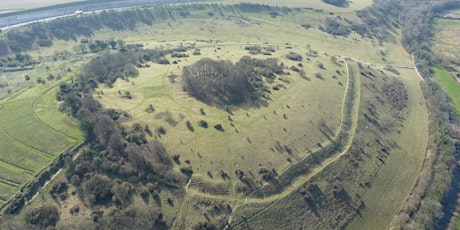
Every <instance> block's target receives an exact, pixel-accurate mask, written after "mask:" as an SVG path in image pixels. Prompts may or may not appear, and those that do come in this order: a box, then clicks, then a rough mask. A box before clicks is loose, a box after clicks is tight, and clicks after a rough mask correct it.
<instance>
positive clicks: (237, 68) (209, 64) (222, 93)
mask: <svg viewBox="0 0 460 230" xmlns="http://www.w3.org/2000/svg"><path fill="white" fill-rule="evenodd" d="M276 74H284V72H283V66H282V65H279V64H278V60H277V59H274V58H269V59H266V60H261V59H252V58H251V57H249V56H245V57H243V58H241V60H240V61H239V62H238V63H236V64H233V63H231V62H230V61H215V60H212V59H209V58H204V59H201V60H200V61H198V62H196V63H195V64H193V65H191V66H188V67H184V70H183V74H182V83H183V85H184V89H185V90H186V91H187V92H188V93H189V95H190V96H192V97H195V98H196V99H198V100H200V101H203V102H205V103H207V104H210V105H216V106H228V105H242V104H246V105H254V106H259V105H260V104H265V102H264V98H265V99H266V98H268V96H267V95H266V93H267V92H269V90H268V88H267V87H266V86H265V85H264V81H263V80H262V78H266V79H267V81H268V82H273V81H274V79H275V76H276Z"/></svg>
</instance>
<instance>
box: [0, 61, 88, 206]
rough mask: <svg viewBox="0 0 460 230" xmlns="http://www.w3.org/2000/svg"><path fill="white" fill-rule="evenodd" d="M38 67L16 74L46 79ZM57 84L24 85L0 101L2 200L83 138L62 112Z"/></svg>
mask: <svg viewBox="0 0 460 230" xmlns="http://www.w3.org/2000/svg"><path fill="white" fill-rule="evenodd" d="M39 69H40V68H37V70H34V71H32V72H28V71H25V72H17V73H16V74H17V75H22V76H21V77H22V78H24V77H23V76H24V75H26V74H33V76H34V77H40V74H41V75H42V76H43V78H45V76H46V75H45V73H43V72H42V71H40V70H39ZM50 71H52V70H50ZM9 76H11V74H10V75H9ZM16 78H17V79H16V80H19V79H18V77H16ZM12 79H14V78H12ZM61 81H62V80H61ZM58 84H59V82H48V83H47V84H46V85H37V86H34V87H33V88H30V89H27V88H24V89H22V90H20V91H18V92H17V93H16V94H13V95H12V96H10V97H7V98H5V99H4V100H2V101H0V108H1V109H0V117H1V118H0V123H1V125H0V137H1V138H0V149H1V150H2V151H1V153H0V172H1V173H0V187H1V188H0V189H1V192H0V200H1V201H2V202H3V203H4V202H6V201H7V200H8V199H9V198H11V197H12V195H13V194H15V193H16V192H17V190H19V189H20V188H21V186H22V185H24V184H25V183H26V182H27V181H28V180H29V179H31V178H33V177H34V176H35V175H36V174H37V173H39V172H40V171H41V170H43V169H45V168H46V166H47V165H48V164H49V163H50V162H51V161H52V160H53V159H55V158H56V157H57V156H58V155H60V154H61V153H63V152H64V151H67V150H70V149H71V148H72V147H76V146H77V145H78V144H79V143H81V142H82V141H83V137H82V135H81V133H80V131H79V130H78V129H77V126H76V123H75V122H71V120H70V119H69V118H68V116H67V115H66V114H63V113H62V112H60V111H59V107H58V105H57V103H56V101H55V94H56V91H55V90H54V89H55V86H57V85H58ZM26 85H27V84H26Z"/></svg>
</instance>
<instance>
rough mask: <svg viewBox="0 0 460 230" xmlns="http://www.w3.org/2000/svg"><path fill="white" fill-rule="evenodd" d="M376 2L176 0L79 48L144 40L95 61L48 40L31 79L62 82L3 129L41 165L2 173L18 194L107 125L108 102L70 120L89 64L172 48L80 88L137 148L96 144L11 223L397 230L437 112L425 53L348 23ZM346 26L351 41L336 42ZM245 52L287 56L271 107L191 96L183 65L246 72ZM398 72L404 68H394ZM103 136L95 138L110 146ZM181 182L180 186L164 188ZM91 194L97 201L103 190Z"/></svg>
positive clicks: (16, 112)
mask: <svg viewBox="0 0 460 230" xmlns="http://www.w3.org/2000/svg"><path fill="white" fill-rule="evenodd" d="M291 4H293V5H292V6H300V2H295V1H293V2H292V3H291ZM368 4H370V2H364V3H363V2H360V3H359V4H354V3H353V4H351V6H350V8H346V9H342V8H335V7H332V6H329V5H326V4H325V3H322V2H319V1H312V3H311V5H310V4H307V5H301V6H308V7H312V8H287V7H268V6H262V5H244V4H241V5H231V4H230V5H212V4H204V5H198V4H186V5H177V6H170V8H169V9H168V10H169V15H170V16H169V17H170V18H167V17H165V18H163V19H162V20H158V21H156V22H155V23H154V24H152V25H148V24H138V25H136V27H135V29H131V30H125V31H113V30H109V29H107V28H105V29H101V30H97V31H94V34H93V35H92V36H91V37H90V38H85V37H83V36H78V37H77V39H76V41H77V42H78V41H81V39H88V40H90V41H88V42H89V44H93V43H91V42H93V41H96V40H98V41H109V40H111V39H112V40H117V39H123V40H124V41H125V43H126V44H125V45H126V47H128V46H129V45H133V46H132V47H134V48H129V47H128V48H126V49H125V50H124V51H123V50H122V48H120V47H117V48H114V49H113V50H112V49H106V50H105V51H99V52H94V53H92V52H89V53H87V54H85V53H83V52H79V51H78V50H81V47H82V44H83V46H85V45H84V44H85V43H80V44H75V41H72V40H68V41H58V40H53V46H52V47H50V48H37V47H34V48H33V49H32V51H31V55H32V57H36V58H38V57H40V56H45V60H46V61H43V62H42V63H41V64H40V66H36V67H35V68H34V69H33V70H30V72H17V74H18V75H25V74H29V75H31V76H32V78H33V79H34V80H36V79H37V78H38V77H39V76H41V77H42V78H46V76H47V75H48V76H49V74H50V73H53V74H54V75H57V74H58V73H60V74H61V77H62V78H61V79H60V80H50V81H47V83H46V84H45V85H42V84H37V85H35V86H33V87H31V88H30V89H29V88H25V89H23V90H21V91H18V93H16V94H13V95H12V96H10V97H8V98H6V99H5V100H4V101H3V102H1V104H0V105H1V106H2V108H1V109H0V113H4V114H3V116H0V117H1V118H0V120H1V121H2V122H1V123H2V125H1V126H0V127H1V128H2V131H3V132H2V133H0V134H1V135H4V137H5V139H3V138H2V140H8V141H5V143H0V144H4V145H5V149H11V150H10V151H11V152H18V150H21V149H22V150H23V152H21V154H19V155H18V156H22V157H24V158H23V159H28V160H29V159H33V160H29V161H27V160H23V159H21V158H17V157H14V158H9V157H11V154H5V155H4V156H3V157H0V159H1V160H2V161H1V162H0V166H2V167H3V168H0V170H4V171H5V175H7V176H5V179H4V180H0V184H2V185H3V187H4V188H3V190H4V191H5V193H3V192H2V194H6V195H5V200H6V199H8V197H11V195H12V194H13V193H14V191H15V190H16V189H17V188H19V187H21V185H22V184H23V183H25V182H26V181H27V180H28V179H29V178H31V177H33V175H35V174H36V173H37V172H39V171H40V170H41V169H42V168H43V167H44V165H46V164H47V163H48V162H50V161H51V160H52V159H54V158H55V157H56V156H58V155H59V154H61V153H62V152H64V151H66V150H68V149H70V148H72V147H74V146H75V145H77V144H79V143H81V141H82V138H83V137H82V134H81V133H80V132H78V131H77V130H76V127H77V123H75V122H76V121H75V120H74V118H75V119H80V121H83V120H81V118H82V117H85V116H87V117H91V116H93V115H92V114H91V112H92V111H89V110H91V108H95V109H94V110H96V111H97V110H98V109H99V108H96V107H97V105H95V104H94V107H85V109H86V110H80V111H79V112H77V113H76V114H73V115H74V117H67V116H66V114H64V113H62V112H60V111H59V106H58V102H57V101H56V99H55V98H56V96H55V95H56V93H58V91H59V92H60V93H62V92H63V89H67V88H66V87H73V89H74V90H76V89H79V88H82V86H81V85H82V84H83V83H87V82H85V81H83V80H82V79H84V77H85V76H86V77H88V75H79V74H80V73H78V72H77V71H76V69H79V68H80V69H82V71H81V72H82V73H84V72H85V70H87V69H89V67H88V66H85V65H84V64H85V63H87V62H88V61H89V60H90V59H92V58H96V57H100V56H103V55H110V54H118V52H121V53H123V52H124V53H125V54H127V53H129V52H131V50H130V49H132V50H141V49H149V48H152V49H153V48H157V49H156V50H161V51H165V52H164V53H162V55H164V56H162V57H161V58H162V59H161V60H163V62H162V63H161V64H160V63H159V61H158V60H156V59H155V60H147V58H146V57H145V56H142V57H140V58H139V59H136V60H138V63H129V64H135V65H134V66H137V67H136V68H135V69H136V73H137V74H136V75H133V76H135V77H128V76H123V77H118V78H117V80H116V81H115V82H114V83H113V84H109V85H108V84H104V83H103V82H102V81H100V82H99V84H96V85H95V86H94V89H91V91H89V90H88V89H87V88H86V89H85V88H84V90H86V91H84V92H83V91H82V92H80V93H76V94H75V97H77V98H81V102H82V104H84V103H88V104H89V103H90V102H88V101H84V98H94V99H95V101H97V102H98V103H100V105H101V108H103V109H100V110H101V111H102V112H101V113H104V116H105V115H106V114H110V115H111V116H112V117H113V121H106V120H103V119H105V118H103V117H102V115H100V116H101V117H97V116H99V115H94V116H96V117H97V118H96V121H97V122H96V124H95V125H94V126H95V127H96V128H97V127H98V126H97V123H98V122H105V123H104V124H107V125H112V124H113V127H115V128H114V130H117V131H116V132H119V133H121V135H123V136H124V137H126V140H125V139H122V140H123V141H121V142H120V143H122V144H121V146H118V148H120V149H123V148H126V149H127V150H126V152H124V151H125V150H120V152H121V153H119V155H116V154H115V153H114V150H113V149H114V148H116V147H117V146H116V144H115V143H113V142H110V139H111V138H112V137H111V138H107V139H108V141H107V142H110V143H111V145H112V147H110V148H106V149H104V148H105V147H104V146H103V145H101V143H102V142H99V144H96V143H92V144H91V145H88V146H87V147H85V148H84V149H83V150H82V151H81V156H80V157H79V158H77V159H75V160H73V161H72V160H70V159H69V162H66V165H67V169H66V170H63V172H62V173H61V174H58V175H57V177H56V179H55V180H53V181H52V182H51V183H50V185H48V186H46V187H45V188H44V189H43V190H42V192H41V195H39V196H37V197H35V198H34V199H33V200H32V202H30V204H29V206H27V207H26V208H24V210H23V211H21V212H20V213H19V215H18V216H17V217H16V218H12V219H10V220H9V221H7V222H6V224H7V225H10V226H14V225H15V224H19V225H20V224H30V223H31V222H35V223H36V224H44V223H43V222H40V220H37V219H35V217H36V216H39V214H40V213H44V212H50V213H53V214H55V215H57V216H59V217H58V218H57V220H56V219H55V220H54V221H51V220H50V221H51V222H53V223H54V225H56V224H57V225H56V226H57V227H64V228H77V227H82V226H87V227H95V226H104V225H105V224H106V226H111V225H110V224H115V225H118V226H121V227H133V226H145V225H142V223H138V222H136V221H135V220H140V219H142V218H146V216H150V217H151V218H152V221H153V220H155V224H158V226H163V227H164V226H166V227H167V228H174V229H192V228H196V229H200V228H206V227H209V228H211V227H212V226H214V227H215V228H224V227H230V228H232V229H247V228H264V229H273V228H276V229H281V228H293V227H294V228H299V227H300V228H307V229H310V228H320V229H324V228H345V227H347V228H350V229H356V228H360V227H362V226H366V228H373V229H383V228H386V227H387V226H388V225H389V224H390V222H391V220H392V218H393V217H394V215H396V214H397V213H398V212H399V209H400V208H401V206H402V205H403V204H404V202H405V201H406V199H407V198H408V196H409V195H410V193H411V191H412V188H413V187H414V184H415V183H416V180H417V178H418V176H419V172H420V169H421V167H422V164H423V161H424V157H425V150H426V143H427V138H428V112H427V109H426V106H425V102H424V98H423V94H422V91H421V88H420V85H419V83H420V81H421V79H420V78H419V77H418V75H417V74H416V72H415V71H414V70H413V69H410V68H411V66H412V59H411V56H410V55H408V54H407V53H405V51H404V50H403V48H402V46H401V44H400V42H399V41H398V40H395V41H391V40H389V41H379V40H378V39H377V38H375V37H373V36H371V35H364V34H359V33H358V32H359V30H351V29H348V30H347V29H346V28H352V25H355V27H353V28H355V29H356V28H359V25H361V24H362V22H361V20H360V19H359V18H358V17H357V16H356V15H355V12H354V11H355V10H356V9H361V8H362V7H364V6H366V5H368ZM290 6H291V5H290ZM249 9H251V10H249ZM334 26H338V27H339V28H341V29H342V32H343V31H346V32H347V34H346V35H344V36H341V35H337V34H335V35H334V34H331V31H330V30H331V28H334ZM329 27H331V28H329ZM326 31H329V33H327V32H326ZM400 32H401V31H400V30H399V29H397V28H395V29H394V30H393V31H392V32H391V33H392V35H393V36H394V38H397V37H399V34H400ZM209 38H212V39H209ZM117 44H120V43H117ZM136 47H137V48H136ZM159 47H161V48H159ZM169 50H174V51H169ZM64 51H67V54H66V52H64ZM132 52H133V53H135V52H134V51H132ZM139 52H140V51H139ZM76 53H78V54H76ZM144 54H145V53H144ZM120 55H123V54H120ZM50 56H54V61H53V59H52V58H51V57H50ZM244 56H250V57H251V58H253V59H267V58H276V59H277V60H278V63H282V65H283V66H284V69H283V71H284V74H276V75H275V77H274V78H261V79H263V80H262V83H263V84H264V85H265V86H266V87H267V89H268V91H269V92H267V100H266V104H262V105H260V106H259V107H253V106H245V105H229V106H226V107H219V106H215V105H210V104H206V103H203V102H201V101H199V100H197V99H196V98H194V97H192V96H190V95H189V94H188V93H187V92H186V91H185V90H184V87H183V83H182V80H181V75H182V70H183V68H184V67H187V66H191V65H193V64H194V63H196V62H197V61H199V60H201V59H203V58H211V59H213V60H228V61H231V62H232V63H236V62H238V61H239V60H240V59H241V58H242V57H244ZM298 56H300V57H301V58H299V57H298ZM46 57H50V59H46ZM42 58H43V57H42ZM133 59H134V58H133ZM165 60H167V61H168V62H167V63H169V64H166V62H164V61H165ZM117 61H119V60H117ZM389 64H390V65H394V66H395V68H396V71H395V70H392V71H388V69H389V68H388V66H387V65H389ZM48 65H49V66H51V68H50V67H49V66H48ZM124 66H125V67H126V65H124ZM385 66H387V68H385ZM69 67H70V68H71V72H69V71H67V70H68V68H69ZM385 69H387V70H385ZM62 71H64V72H62ZM264 77H266V76H264ZM18 79H19V78H18ZM21 79H22V78H21ZM22 81H24V82H22V83H23V84H24V83H25V80H22ZM89 82H91V81H89ZM94 82H95V81H93V82H92V83H91V84H93V83H94ZM62 83H66V85H65V87H64V86H62ZM65 102H67V101H65V100H60V103H61V104H62V103H65ZM91 103H93V102H91ZM94 103H96V102H94ZM77 104H78V103H77ZM85 106H87V105H85ZM61 108H63V106H62V105H61ZM64 108H65V107H64ZM88 114H89V115H88ZM88 119H89V118H88ZM91 119H92V118H91ZM203 122H205V123H207V126H204V125H203ZM83 124H84V125H82V126H83V128H84V127H91V125H93V124H91V123H83ZM85 125H88V126H85ZM216 125H220V126H216ZM17 127H22V128H21V129H17ZM215 127H217V128H215ZM96 128H94V130H95V134H94V136H95V137H96V139H98V140H99V139H103V138H104V133H103V132H101V130H97V129H96ZM110 132H112V131H110ZM139 133H141V134H139ZM85 134H86V135H89V134H91V133H88V132H85ZM134 135H140V136H134ZM101 136H102V137H101ZM129 138H131V139H129ZM139 138H140V139H141V141H139ZM142 138H145V141H142ZM88 141H89V142H91V141H94V140H88ZM157 141H158V142H161V143H162V145H163V146H164V147H165V149H166V157H167V160H166V159H161V158H162V157H163V156H162V155H160V154H158V155H155V154H156V152H155V151H158V149H156V150H154V151H152V152H151V155H148V154H147V155H145V159H144V161H146V162H149V164H150V165H152V166H151V168H148V167H146V169H145V171H138V170H139V169H137V168H135V167H141V165H142V164H143V163H142V162H143V161H141V160H139V158H136V156H137V154H138V153H140V152H142V153H144V152H145V151H147V150H146V149H148V148H151V146H152V145H149V144H152V143H158V142H157ZM51 143H53V144H51ZM123 143H124V144H123ZM113 146H115V147H113ZM136 146H137V147H136ZM153 146H156V147H154V148H159V147H158V144H153ZM130 151H131V152H130ZM158 158H160V159H161V160H159V159H158ZM110 159H116V160H114V161H110ZM4 161H5V162H6V163H5V164H4V166H3V164H2V162H4ZM72 162H73V163H72ZM166 162H169V163H166ZM160 163H163V164H160ZM94 166H97V167H95V168H94ZM91 167H93V168H91ZM142 167H143V166H142ZM163 167H164V168H163ZM21 170H22V171H21ZM148 170H153V171H154V173H153V174H148V173H150V171H148ZM161 170H164V171H161ZM14 172H20V173H19V174H15V173H14ZM81 172H83V173H81ZM72 173H73V174H72ZM79 173H80V174H81V175H80V174H79ZM162 173H164V174H162ZM147 174H148V175H147ZM18 175H20V176H18ZM119 175H138V177H136V176H131V177H126V178H124V177H121V176H119ZM146 175H147V176H146ZM152 175H153V176H152ZM164 175H166V176H164ZM176 175H180V176H176ZM149 176H151V177H149ZM162 176H164V177H162ZM168 176H171V177H172V178H176V179H177V181H176V183H173V184H171V183H167V182H165V181H166V179H165V178H169V177H168ZM139 178H149V179H139ZM185 178H186V179H185ZM13 182H14V183H13ZM97 185H100V187H98V186H97ZM98 189H100V190H98ZM88 191H97V192H98V193H97V194H93V196H91V193H90V192H88ZM99 192H101V193H99ZM100 194H105V195H100ZM53 207H55V208H53ZM134 207H136V208H135V209H134ZM56 210H57V211H56ZM134 210H137V211H134ZM280 212H281V213H282V215H280ZM37 213H38V214H37ZM56 213H57V214H56ZM49 216H53V215H49ZM122 216H124V217H126V218H127V219H123V218H121V217H122ZM8 217H10V216H8ZM129 218H133V219H129ZM136 218H137V219H136ZM58 220H59V221H58ZM130 221H134V222H132V223H133V225H131V226H130V225H127V223H128V222H130ZM25 222H28V223H25ZM144 224H145V223H144ZM51 225H53V224H51ZM29 226H30V225H29Z"/></svg>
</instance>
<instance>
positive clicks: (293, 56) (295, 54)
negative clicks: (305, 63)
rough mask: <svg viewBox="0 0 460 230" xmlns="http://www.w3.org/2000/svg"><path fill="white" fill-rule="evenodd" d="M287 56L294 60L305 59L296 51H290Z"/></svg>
mask: <svg viewBox="0 0 460 230" xmlns="http://www.w3.org/2000/svg"><path fill="white" fill-rule="evenodd" d="M286 58H287V59H289V60H292V61H302V60H303V57H302V55H301V54H298V53H296V52H289V53H288V54H287V55H286Z"/></svg>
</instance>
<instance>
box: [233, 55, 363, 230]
mask: <svg viewBox="0 0 460 230" xmlns="http://www.w3.org/2000/svg"><path fill="white" fill-rule="evenodd" d="M344 62H345V65H346V67H347V72H348V73H347V74H348V76H349V80H350V78H351V77H353V80H354V82H353V86H352V87H353V88H355V89H356V91H355V95H354V96H353V98H351V100H353V103H352V104H353V108H352V111H353V115H352V118H351V120H352V127H351V130H350V132H349V134H350V135H349V138H348V140H347V144H346V145H345V146H344V148H343V150H342V151H340V152H338V153H337V154H335V155H334V156H333V157H330V158H328V159H326V160H324V161H323V162H321V164H320V165H319V166H318V167H316V168H314V169H313V170H311V172H310V173H309V174H308V175H306V176H304V177H301V178H298V179H297V180H296V181H295V182H294V183H293V184H292V185H291V186H290V187H289V188H288V189H286V190H284V191H283V192H282V193H279V194H276V195H274V196H271V197H269V198H266V199H264V201H265V202H270V201H273V202H272V203H271V204H269V205H267V206H266V207H265V208H263V209H261V210H259V211H257V212H256V213H255V214H253V215H252V216H250V217H248V218H246V219H245V220H242V221H240V222H238V223H237V224H235V225H233V226H231V228H236V227H238V226H240V225H241V224H242V223H243V222H247V221H249V220H251V219H253V218H255V217H257V216H258V215H260V214H262V213H263V212H265V211H266V210H267V209H269V208H270V207H272V206H273V205H275V204H276V203H278V202H279V201H281V200H282V199H283V198H284V197H286V196H288V195H289V194H291V193H292V192H293V191H295V190H297V189H298V188H300V187H301V186H302V185H303V184H305V183H306V182H307V181H308V180H310V179H312V178H313V177H314V176H316V175H317V174H318V173H320V172H321V171H322V170H323V169H325V168H326V167H328V166H329V165H331V164H332V163H334V162H336V161H337V160H338V159H340V158H341V157H342V156H343V155H344V154H345V153H347V152H348V149H349V148H350V147H351V144H352V143H353V138H354V135H355V131H356V127H357V123H358V111H359V100H360V92H361V90H360V85H361V81H360V77H359V76H355V75H357V74H358V73H356V72H355V71H352V72H353V73H352V74H350V67H349V66H348V63H347V62H346V61H344ZM344 102H345V100H344ZM344 106H345V104H344ZM342 115H345V114H342ZM249 199H250V201H252V200H255V198H249ZM247 202H248V198H246V202H245V203H247Z"/></svg>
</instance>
